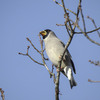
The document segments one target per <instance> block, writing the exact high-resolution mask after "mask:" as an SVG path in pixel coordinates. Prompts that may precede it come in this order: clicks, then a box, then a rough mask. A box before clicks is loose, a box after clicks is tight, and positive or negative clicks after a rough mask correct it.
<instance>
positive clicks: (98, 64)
mask: <svg viewBox="0 0 100 100" xmlns="http://www.w3.org/2000/svg"><path fill="white" fill-rule="evenodd" d="M89 62H90V63H91V64H94V65H96V66H100V61H95V62H94V61H91V60H89Z"/></svg>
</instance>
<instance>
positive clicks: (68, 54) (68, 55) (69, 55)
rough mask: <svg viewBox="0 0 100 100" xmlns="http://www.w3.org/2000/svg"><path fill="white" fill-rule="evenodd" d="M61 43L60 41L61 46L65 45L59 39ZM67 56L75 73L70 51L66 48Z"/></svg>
mask: <svg viewBox="0 0 100 100" xmlns="http://www.w3.org/2000/svg"><path fill="white" fill-rule="evenodd" d="M61 43H62V45H63V47H65V44H64V43H63V42H62V41H61ZM67 57H69V58H70V62H71V64H72V68H73V71H74V73H75V74H76V70H75V65H74V63H73V61H72V56H71V54H70V52H69V51H68V49H67Z"/></svg>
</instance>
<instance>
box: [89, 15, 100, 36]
mask: <svg viewBox="0 0 100 100" xmlns="http://www.w3.org/2000/svg"><path fill="white" fill-rule="evenodd" d="M87 18H88V19H90V20H91V21H92V23H93V24H94V27H95V28H97V26H96V24H95V21H94V19H92V18H91V17H89V16H87ZM97 33H98V35H99V37H100V33H99V31H98V30H97Z"/></svg>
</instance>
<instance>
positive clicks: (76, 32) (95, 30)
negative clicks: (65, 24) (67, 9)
mask: <svg viewBox="0 0 100 100" xmlns="http://www.w3.org/2000/svg"><path fill="white" fill-rule="evenodd" d="M99 29H100V27H99V28H96V29H94V30H91V31H88V32H86V34H88V33H92V32H95V31H97V30H99ZM75 34H82V32H75Z"/></svg>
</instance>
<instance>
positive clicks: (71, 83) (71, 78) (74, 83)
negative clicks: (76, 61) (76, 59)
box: [64, 67, 77, 89]
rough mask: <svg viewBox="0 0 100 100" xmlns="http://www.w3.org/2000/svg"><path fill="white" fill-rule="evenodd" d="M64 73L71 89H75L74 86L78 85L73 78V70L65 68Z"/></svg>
mask: <svg viewBox="0 0 100 100" xmlns="http://www.w3.org/2000/svg"><path fill="white" fill-rule="evenodd" d="M64 73H65V75H66V76H67V78H68V80H69V82H70V87H71V89H72V88H73V86H76V85H77V83H76V82H75V80H74V77H73V73H72V69H71V68H70V67H69V68H68V67H65V68H64Z"/></svg>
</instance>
